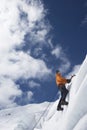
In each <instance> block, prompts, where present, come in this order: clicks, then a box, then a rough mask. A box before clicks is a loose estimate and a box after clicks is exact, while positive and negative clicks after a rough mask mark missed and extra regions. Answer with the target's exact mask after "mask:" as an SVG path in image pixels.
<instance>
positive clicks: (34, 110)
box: [0, 102, 49, 130]
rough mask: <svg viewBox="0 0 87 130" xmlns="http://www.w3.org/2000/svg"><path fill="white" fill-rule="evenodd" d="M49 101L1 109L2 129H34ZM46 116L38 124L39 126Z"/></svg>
mask: <svg viewBox="0 0 87 130" xmlns="http://www.w3.org/2000/svg"><path fill="white" fill-rule="evenodd" d="M48 104H49V103H47V102H44V103H41V104H30V105H26V106H20V107H17V108H11V109H5V110H1V111H0V130H33V128H34V126H35V125H36V123H37V121H38V120H39V118H40V117H41V115H42V114H43V112H44V111H45V109H46V107H47V106H48ZM43 120H44V117H43V118H42V119H41V120H40V122H39V123H38V124H37V127H38V128H39V127H40V125H41V123H43Z"/></svg>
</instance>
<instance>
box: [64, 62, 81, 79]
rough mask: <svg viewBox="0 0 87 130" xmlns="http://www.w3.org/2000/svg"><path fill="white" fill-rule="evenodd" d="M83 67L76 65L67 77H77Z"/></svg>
mask: <svg viewBox="0 0 87 130" xmlns="http://www.w3.org/2000/svg"><path fill="white" fill-rule="evenodd" d="M80 66H81V65H75V66H74V67H73V69H72V71H71V72H70V73H69V74H68V75H67V77H70V76H71V75H76V74H77V73H78V71H79V69H80Z"/></svg>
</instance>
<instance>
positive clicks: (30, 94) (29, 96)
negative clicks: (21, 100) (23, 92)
mask: <svg viewBox="0 0 87 130" xmlns="http://www.w3.org/2000/svg"><path fill="white" fill-rule="evenodd" d="M27 100H28V101H31V100H33V93H32V91H29V92H27Z"/></svg>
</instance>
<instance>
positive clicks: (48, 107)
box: [32, 94, 57, 130]
mask: <svg viewBox="0 0 87 130" xmlns="http://www.w3.org/2000/svg"><path fill="white" fill-rule="evenodd" d="M56 96H57V94H56ZM56 96H55V98H56ZM55 98H54V99H55ZM50 105H51V102H49V104H48V106H47V107H46V109H45V110H44V112H43V113H42V115H41V116H40V118H39V120H38V121H37V122H36V124H35V125H34V127H33V128H32V130H34V128H36V126H37V125H38V123H39V122H40V120H41V118H42V117H43V116H44V115H45V113H46V112H47V110H48V108H49V107H50Z"/></svg>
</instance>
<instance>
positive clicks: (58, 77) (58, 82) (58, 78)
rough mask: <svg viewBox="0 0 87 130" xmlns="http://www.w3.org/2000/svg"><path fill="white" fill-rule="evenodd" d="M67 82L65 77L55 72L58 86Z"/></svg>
mask: <svg viewBox="0 0 87 130" xmlns="http://www.w3.org/2000/svg"><path fill="white" fill-rule="evenodd" d="M66 83H67V79H65V78H63V77H62V76H61V74H60V73H58V74H56V84H57V85H58V86H62V85H65V84H66Z"/></svg>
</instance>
